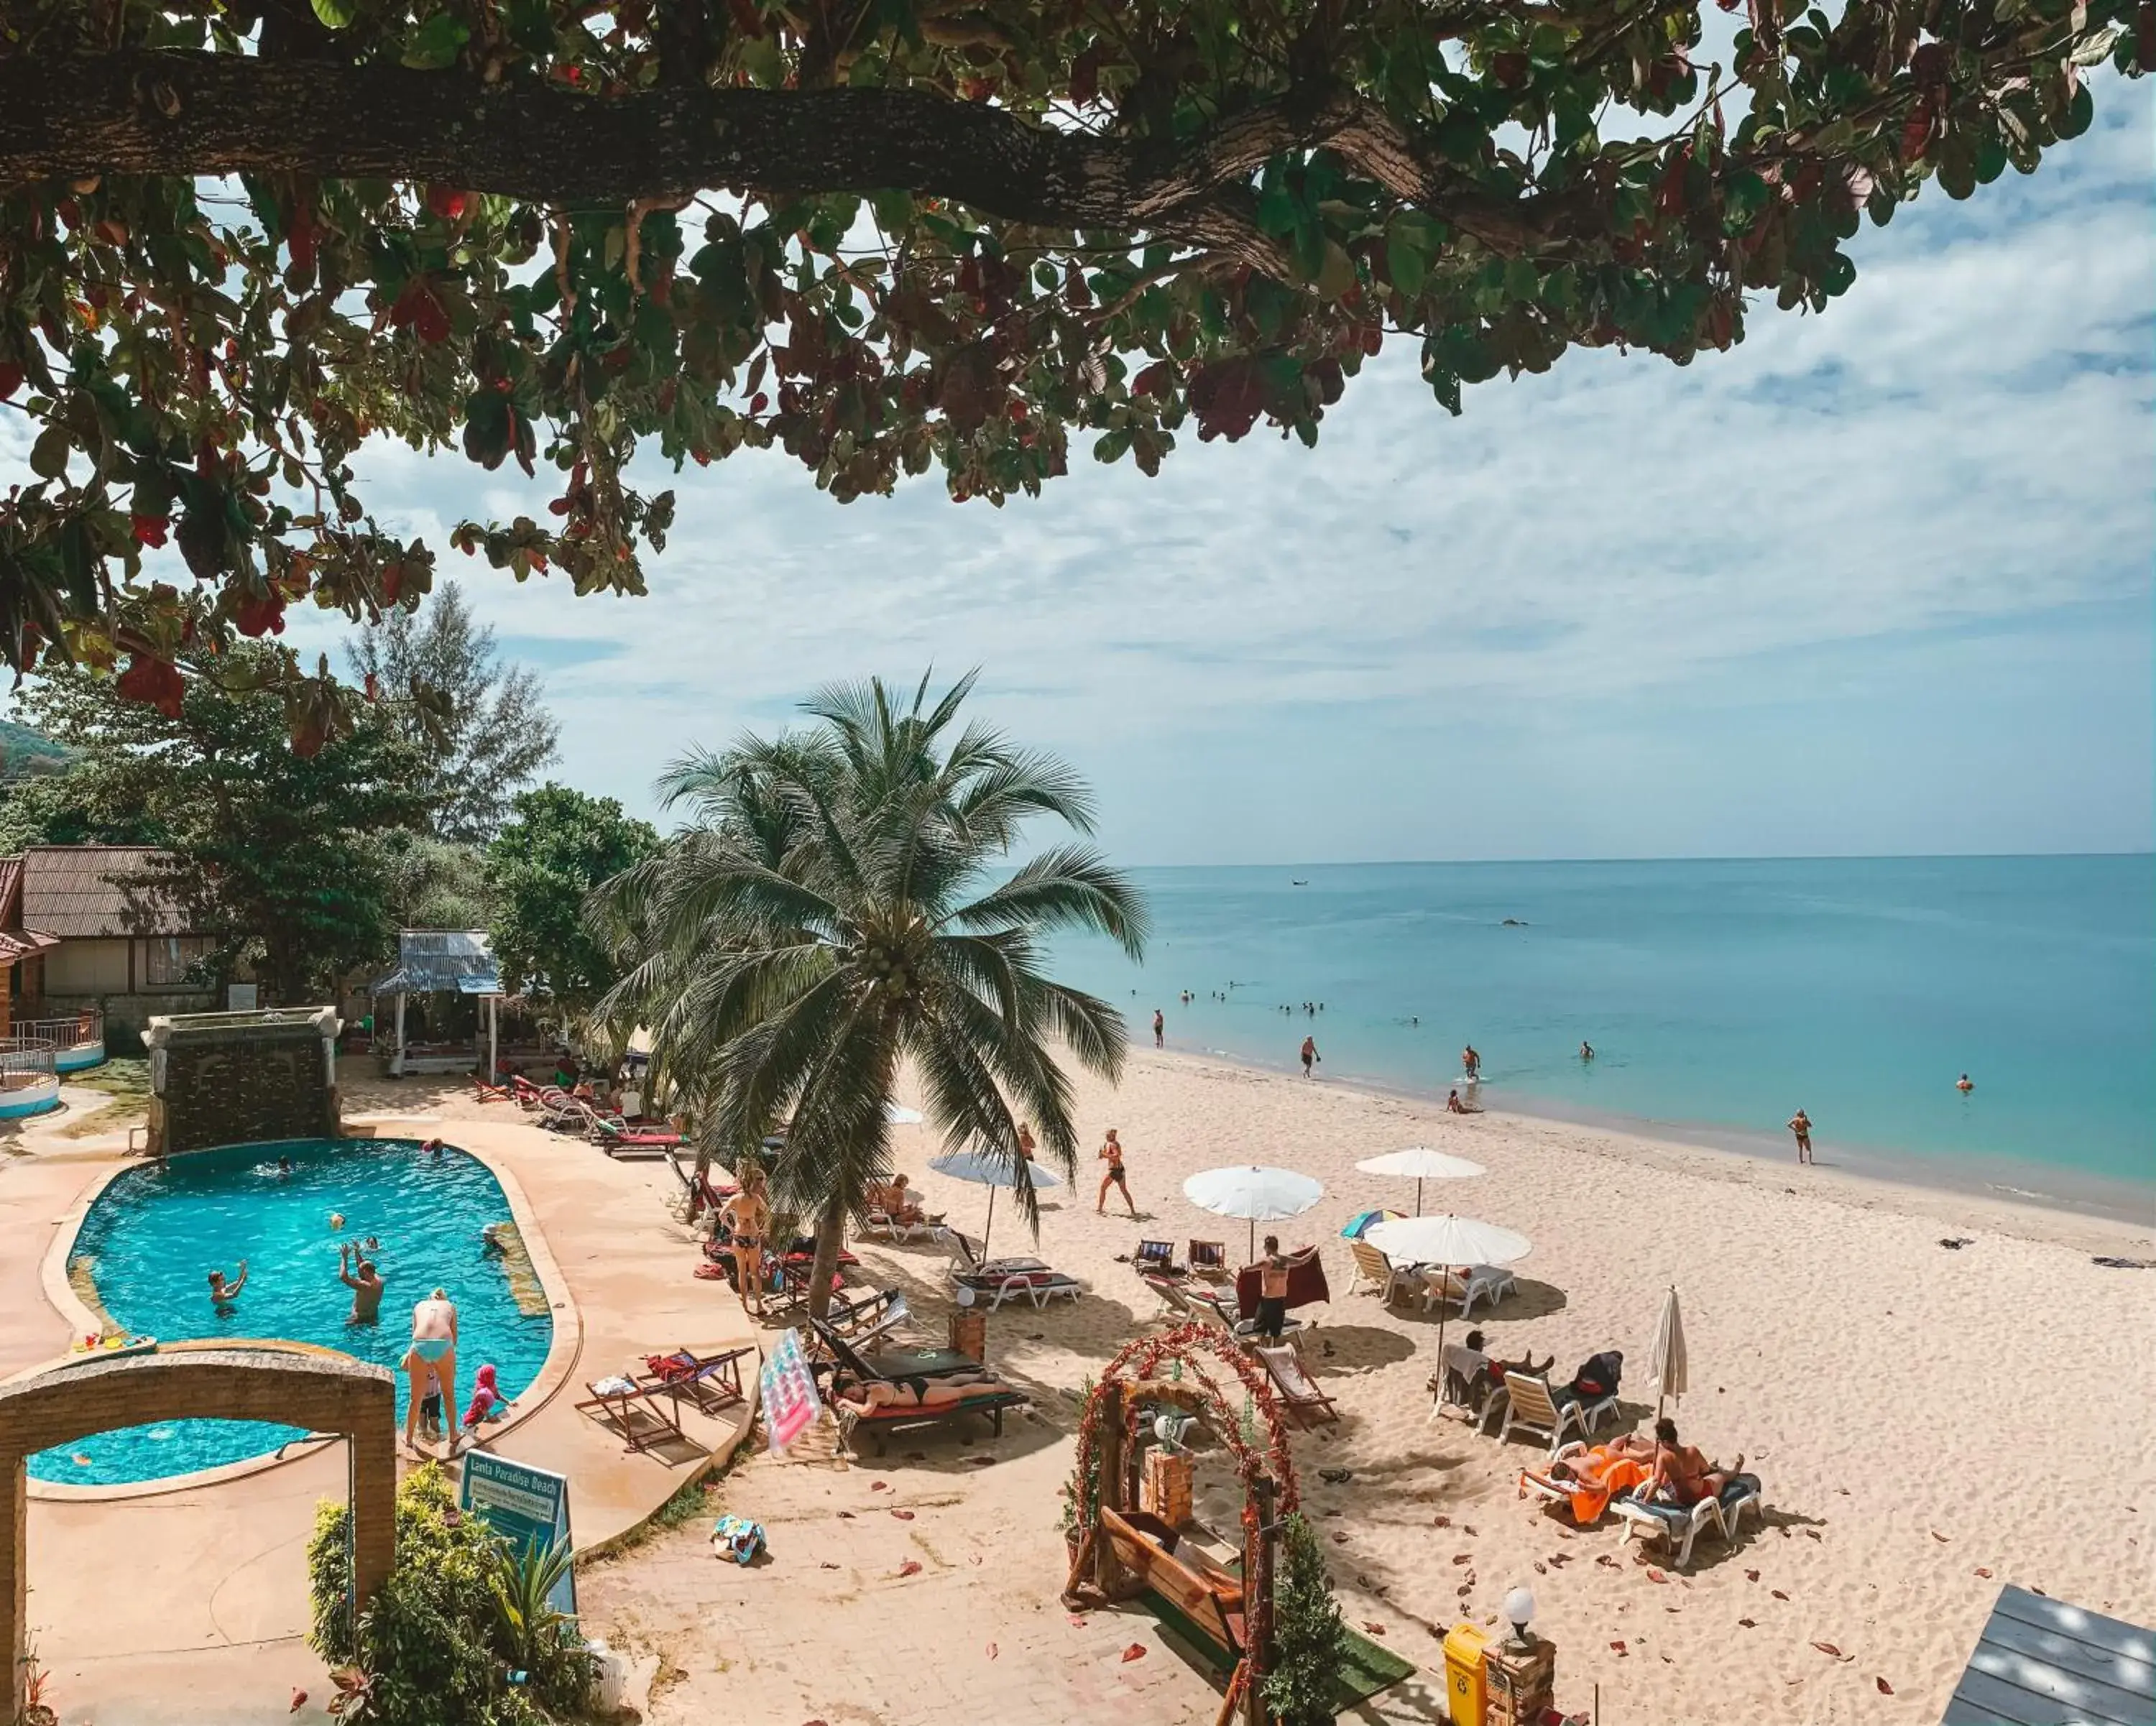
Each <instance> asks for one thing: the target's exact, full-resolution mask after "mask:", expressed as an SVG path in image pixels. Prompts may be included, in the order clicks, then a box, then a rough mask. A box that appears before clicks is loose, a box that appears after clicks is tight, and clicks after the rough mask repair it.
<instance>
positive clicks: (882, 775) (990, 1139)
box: [593, 673, 1146, 1317]
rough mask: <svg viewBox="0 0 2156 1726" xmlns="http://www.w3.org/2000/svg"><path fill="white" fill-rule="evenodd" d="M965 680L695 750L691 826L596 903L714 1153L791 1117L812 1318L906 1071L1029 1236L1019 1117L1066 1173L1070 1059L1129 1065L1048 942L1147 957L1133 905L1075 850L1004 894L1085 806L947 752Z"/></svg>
mask: <svg viewBox="0 0 2156 1726" xmlns="http://www.w3.org/2000/svg"><path fill="white" fill-rule="evenodd" d="M976 674H977V673H976ZM973 680H974V677H973V675H968V676H967V677H965V678H963V679H960V681H959V682H958V683H957V684H956V685H955V686H953V687H952V689H950V690H948V691H947V693H946V694H943V695H942V697H941V698H940V699H937V700H936V701H934V702H933V704H931V702H930V700H929V694H928V680H927V679H926V678H924V679H922V680H921V684H920V685H919V687H918V688H916V689H915V691H914V693H913V696H912V699H911V702H910V703H907V704H902V702H903V698H902V697H901V698H899V699H894V697H893V694H892V692H891V690H890V689H887V688H886V687H885V685H884V684H883V683H882V682H881V681H880V679H879V680H875V681H871V682H870V683H867V684H847V685H842V686H833V687H830V688H827V689H824V690H823V691H821V692H820V693H819V694H817V695H816V696H815V697H814V699H812V700H810V701H809V702H808V703H807V704H805V708H804V711H806V712H807V713H808V714H809V715H810V717H811V719H812V720H813V721H814V724H813V725H811V726H809V727H808V729H807V730H803V731H801V732H797V733H793V734H789V735H782V736H780V737H778V738H777V739H775V740H769V741H766V740H762V739H759V738H757V737H754V736H748V737H744V738H742V740H740V741H738V742H737V743H736V744H735V745H733V746H732V747H731V748H730V749H728V750H726V751H725V752H723V753H722V754H718V755H712V754H709V753H703V752H700V753H697V754H694V755H690V756H689V757H688V758H687V759H685V760H684V761H680V762H679V763H677V764H676V765H675V767H674V768H673V769H672V770H671V771H670V773H669V774H668V775H667V776H666V778H665V780H664V781H661V785H662V788H663V790H664V791H665V796H666V800H667V802H668V803H669V804H670V805H671V806H675V807H685V809H686V811H687V812H688V813H689V815H690V817H691V819H690V825H688V826H687V827H685V829H684V830H683V831H682V832H680V833H678V834H677V835H676V836H675V837H674V838H672V839H671V840H670V841H669V842H668V843H667V844H666V846H665V848H664V849H663V850H662V851H661V852H660V854H659V855H657V856H656V857H654V858H650V859H649V860H648V861H646V862H644V863H639V864H638V865H637V866H636V867H635V868H632V869H630V870H629V871H628V872H627V873H625V874H624V875H622V876H620V877H619V878H616V879H615V880H614V881H613V882H611V883H608V885H607V886H606V887H605V888H603V889H601V891H600V893H599V894H598V896H597V898H596V899H595V903H594V909H593V914H594V916H595V917H596V918H597V919H598V920H599V921H600V923H601V924H602V925H603V926H604V927H606V928H608V929H609V930H612V931H613V935H614V939H615V940H616V941H617V942H618V944H619V953H620V956H621V958H622V960H623V961H624V976H623V979H622V981H621V982H620V984H619V986H617V987H616V988H615V989H614V990H613V992H612V993H611V994H610V995H609V996H608V998H607V1001H606V1002H605V1003H604V1005H603V1012H606V1013H607V1014H608V1015H609V1016H611V1017H613V1020H614V1021H615V1022H617V1023H619V1024H629V1023H640V1024H644V1025H647V1026H649V1027H650V1030H651V1033H652V1053H653V1061H654V1068H656V1069H657V1070H658V1072H659V1073H660V1074H663V1075H664V1076H665V1078H667V1079H669V1080H670V1081H671V1082H672V1083H673V1084H674V1085H675V1087H677V1088H679V1089H680V1091H681V1093H683V1094H684V1095H685V1097H686V1098H687V1099H690V1102H691V1103H692V1104H693V1105H694V1107H695V1109H696V1113H697V1114H699V1115H700V1116H701V1119H702V1121H703V1123H704V1129H703V1132H702V1134H701V1139H702V1144H701V1153H702V1155H704V1156H705V1157H706V1160H708V1158H709V1156H710V1155H711V1154H712V1153H713V1152H714V1151H716V1152H717V1153H718V1154H720V1155H723V1156H725V1157H726V1159H727V1160H733V1159H735V1158H737V1157H738V1156H740V1155H742V1154H743V1153H744V1152H747V1151H750V1150H752V1148H753V1147H754V1146H755V1145H757V1142H758V1141H759V1140H762V1138H763V1137H764V1135H766V1134H767V1133H769V1132H770V1131H771V1130H772V1129H773V1126H775V1125H776V1124H778V1123H779V1122H780V1121H782V1120H788V1119H789V1118H790V1124H789V1125H788V1130H787V1134H786V1139H785V1145H784V1149H783V1150H782V1151H780V1152H778V1154H777V1155H776V1157H775V1159H774V1160H773V1165H772V1166H771V1168H770V1169H769V1170H768V1171H767V1172H768V1174H769V1176H770V1180H771V1185H772V1195H773V1202H774V1205H775V1206H776V1208H777V1209H778V1210H779V1211H782V1212H790V1213H791V1214H793V1215H796V1216H812V1217H814V1219H815V1224H816V1264H815V1273H814V1280H813V1284H812V1294H811V1303H810V1311H811V1312H812V1313H813V1314H816V1315H817V1316H819V1317H820V1316H821V1315H822V1314H823V1313H824V1311H825V1309H826V1308H827V1307H828V1304H829V1290H830V1284H831V1274H832V1272H833V1271H834V1269H835V1268H836V1266H837V1261H838V1252H839V1246H840V1244H841V1241H842V1237H843V1235H844V1227H845V1221H846V1218H847V1216H849V1215H850V1214H858V1213H859V1212H860V1211H862V1210H863V1209H864V1208H865V1203H866V1199H867V1195H868V1191H869V1189H870V1186H871V1185H872V1184H873V1183H875V1182H876V1181H880V1180H881V1179H883V1178H884V1177H885V1175H888V1174H889V1172H890V1170H891V1143H890V1119H889V1115H888V1114H887V1105H888V1104H890V1102H891V1094H892V1088H893V1086H894V1084H895V1083H896V1079H897V1078H898V1074H899V1071H900V1068H901V1066H902V1065H904V1064H905V1063H908V1062H910V1063H912V1066H913V1068H914V1070H915V1071H916V1073H918V1074H919V1076H920V1079H921V1086H922V1090H923V1093H924V1098H923V1100H924V1102H925V1104H926V1107H927V1116H928V1119H929V1120H930V1122H931V1123H932V1124H933V1125H934V1126H935V1127H936V1128H937V1129H940V1130H941V1132H942V1135H943V1138H944V1140H945V1141H946V1143H947V1145H949V1146H950V1147H951V1148H952V1149H953V1150H957V1149H961V1148H971V1149H978V1150H985V1151H988V1153H990V1154H991V1155H1001V1156H1002V1157H1004V1159H1005V1160H1007V1161H1008V1163H1009V1166H1010V1168H1011V1170H1012V1173H1013V1179H1014V1191H1015V1195H1016V1198H1017V1201H1018V1204H1019V1207H1020V1209H1021V1211H1022V1212H1023V1213H1024V1216H1026V1218H1027V1220H1028V1221H1029V1222H1033V1223H1034V1224H1035V1225H1036V1226H1037V1225H1038V1222H1039V1203H1038V1200H1037V1198H1036V1196H1035V1194H1034V1190H1033V1187H1032V1186H1031V1185H1030V1183H1029V1181H1027V1179H1026V1177H1025V1160H1024V1155H1022V1153H1021V1152H1020V1151H1019V1144H1018V1125H1019V1119H1020V1118H1024V1119H1030V1120H1031V1121H1032V1122H1033V1123H1034V1128H1035V1130H1036V1133H1037V1134H1038V1138H1039V1145H1040V1149H1041V1150H1042V1151H1043V1152H1044V1153H1045V1155H1048V1156H1050V1157H1052V1158H1053V1159H1054V1160H1055V1162H1056V1164H1057V1165H1060V1167H1061V1169H1062V1170H1063V1171H1064V1173H1065V1175H1067V1176H1073V1177H1075V1174H1076V1166H1077V1150H1078V1140H1077V1134H1076V1131H1075V1129H1074V1127H1073V1125H1072V1124H1071V1119H1070V1100H1071V1099H1070V1082H1069V1080H1068V1079H1067V1078H1066V1077H1065V1073H1064V1072H1063V1069H1062V1068H1061V1067H1060V1066H1059V1064H1058V1063H1057V1059H1056V1053H1057V1047H1058V1045H1060V1047H1061V1048H1062V1049H1064V1050H1067V1051H1068V1052H1069V1053H1070V1055H1071V1056H1072V1057H1074V1058H1075V1059H1076V1060H1077V1062H1078V1063H1080V1064H1081V1066H1083V1067H1085V1068H1087V1069H1088V1070H1090V1071H1091V1072H1094V1073H1099V1074H1101V1075H1102V1076H1104V1077H1106V1078H1115V1077H1116V1075H1117V1073H1119V1072H1120V1071H1121V1069H1122V1060H1123V1054H1124V1049H1125V1027H1124V1024H1123V1020H1122V1015H1121V1014H1120V1013H1118V1012H1116V1010H1115V1009H1114V1008H1113V1007H1111V1006H1109V1005H1108V1004H1107V1003H1106V1002H1105V1001H1100V1000H1097V999H1096V998H1095V997H1093V996H1090V995H1087V994H1085V993H1082V992H1081V991H1078V990H1076V989H1073V988H1071V987H1070V986H1067V985H1065V984H1062V983H1059V982H1057V981H1055V980H1054V979H1053V978H1051V977H1050V976H1048V975H1046V973H1045V969H1044V964H1045V955H1044V953H1043V951H1042V937H1043V936H1044V935H1047V934H1048V933H1050V932H1051V931H1055V930H1087V931H1091V932H1094V933H1098V934H1105V935H1110V936H1112V937H1113V938H1114V939H1115V940H1117V941H1118V942H1120V943H1121V944H1122V947H1123V949H1124V950H1125V951H1126V952H1127V953H1128V954H1130V955H1131V956H1132V958H1134V959H1135V958H1137V957H1140V956H1142V951H1143V945H1144V940H1145V935H1146V913H1145V909H1144V905H1143V903H1142V899H1141V898H1140V896H1139V894H1137V890H1136V889H1134V888H1133V887H1132V885H1131V883H1129V881H1128V880H1127V879H1126V878H1125V877H1124V876H1123V875H1122V873H1121V872H1120V871H1118V870H1116V869H1115V868H1111V866H1110V865H1109V864H1108V863H1106V860H1105V859H1104V858H1101V855H1100V854H1099V853H1097V852H1096V851H1094V850H1092V849H1091V848H1086V847H1085V846H1082V845H1076V844H1062V845H1057V846H1054V847H1051V848H1048V849H1045V850H1043V851H1041V852H1039V853H1038V854H1036V855H1034V857H1033V858H1030V859H1029V861H1027V862H1025V863H1021V864H1020V865H1019V867H1018V868H1016V869H1015V870H1014V872H1012V873H1009V876H1008V877H1007V878H1004V879H1002V880H1000V881H998V880H997V879H996V878H995V873H996V872H998V870H999V868H1000V867H1001V866H1003V865H1004V863H1005V862H1006V859H1007V858H1008V857H1009V854H1010V853H1011V851H1012V848H1013V847H1014V845H1015V844H1016V843H1017V842H1018V839H1019V833H1020V831H1021V830H1022V829H1023V828H1024V827H1025V826H1026V824H1027V823H1028V822H1029V821H1031V820H1032V819H1033V818H1034V817H1049V818H1050V819H1053V820H1056V821H1059V822H1062V823H1063V824H1064V825H1065V826H1066V827H1070V828H1071V829H1072V830H1074V831H1075V832H1077V833H1078V834H1080V835H1081V836H1083V835H1085V834H1087V833H1090V832H1091V828H1092V799H1091V794H1090V793H1089V792H1088V791H1087V790H1086V786H1085V785H1084V784H1083V782H1082V781H1080V780H1079V778H1078V777H1077V776H1076V775H1075V773H1073V772H1072V771H1071V770H1070V768H1069V767H1067V766H1065V765H1064V764H1063V763H1062V762H1061V761H1058V760H1056V759H1055V758H1054V757H1053V756H1050V755H1043V754H1039V753H1038V752H1035V751H1032V750H1024V749H1021V748H1019V747H1018V746H1016V745H1014V744H1012V743H1011V742H1009V740H1007V739H1005V738H1004V737H1003V736H1002V735H999V734H998V733H997V732H995V731H993V730H990V729H988V728H987V727H985V726H983V725H979V724H978V723H975V724H968V725H967V726H966V727H965V728H964V730H962V731H961V732H959V733H958V735H957V736H956V738H955V739H950V738H949V734H950V733H951V732H952V728H953V726H954V725H955V724H956V721H957V717H958V712H959V709H960V707H961V706H962V704H963V702H964V700H965V698H966V696H967V694H968V692H969V691H970V690H971V689H972V688H973Z"/></svg>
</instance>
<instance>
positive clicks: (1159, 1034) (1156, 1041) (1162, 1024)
mask: <svg viewBox="0 0 2156 1726" xmlns="http://www.w3.org/2000/svg"><path fill="white" fill-rule="evenodd" d="M1152 1046H1153V1047H1155V1048H1157V1049H1164V1048H1166V1047H1168V1021H1167V1020H1166V1019H1165V1018H1164V1017H1162V1014H1161V1011H1160V1009H1159V1008H1158V1007H1155V1008H1154V1009H1153V1010H1152Z"/></svg>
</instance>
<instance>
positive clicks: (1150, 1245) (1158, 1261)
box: [1131, 1241, 1175, 1271]
mask: <svg viewBox="0 0 2156 1726" xmlns="http://www.w3.org/2000/svg"><path fill="white" fill-rule="evenodd" d="M1131 1262H1132V1264H1134V1265H1137V1267H1138V1268H1140V1269H1141V1270H1142V1271H1172V1270H1173V1269H1174V1268H1175V1242H1173V1241H1141V1242H1138V1250H1137V1252H1133V1253H1132V1255H1131Z"/></svg>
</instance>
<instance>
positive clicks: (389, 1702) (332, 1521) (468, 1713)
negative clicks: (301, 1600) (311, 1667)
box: [307, 1464, 593, 1726]
mask: <svg viewBox="0 0 2156 1726" xmlns="http://www.w3.org/2000/svg"><path fill="white" fill-rule="evenodd" d="M396 1514H397V1562H396V1564H395V1565H394V1566H393V1568H392V1569H391V1570H390V1573H389V1578H388V1581H387V1582H385V1583H384V1584H383V1585H382V1588H381V1590H379V1591H378V1592H377V1594H376V1595H374V1597H373V1598H372V1600H371V1601H368V1602H367V1607H366V1610H365V1611H363V1612H362V1613H361V1614H360V1615H359V1618H358V1621H357V1625H355V1624H354V1622H353V1620H352V1609H351V1592H352V1559H351V1528H352V1513H351V1510H350V1508H348V1507H347V1506H346V1505H344V1504H341V1503H325V1504H323V1505H321V1507H320V1508H318V1509H317V1511H316V1518H315V1532H314V1536H313V1538H312V1539H311V1541H310V1542H309V1544H308V1548H307V1570H308V1580H309V1585H310V1590H311V1595H312V1599H313V1606H314V1612H313V1621H312V1625H311V1629H310V1631H309V1633H308V1638H307V1641H308V1646H309V1647H311V1648H312V1649H313V1650H314V1651H315V1652H316V1653H317V1654H319V1655H321V1657H322V1658H323V1659H325V1660H327V1661H331V1662H336V1663H337V1664H338V1665H339V1666H340V1667H341V1672H340V1673H339V1675H338V1677H337V1678H336V1683H337V1688H338V1691H339V1700H340V1701H341V1702H343V1703H344V1708H343V1710H342V1713H343V1716H344V1717H346V1718H362V1715H363V1717H364V1718H367V1719H368V1720H372V1721H377V1722H380V1723H382V1726H537V1723H541V1722H545V1721H550V1720H559V1719H568V1718H577V1716H578V1715H580V1714H581V1713H582V1712H583V1709H584V1708H585V1706H586V1704H587V1703H588V1701H589V1698H590V1695H591V1688H592V1679H593V1667H592V1660H591V1656H590V1655H589V1653H588V1652H586V1650H585V1649H584V1648H583V1646H582V1645H581V1643H580V1642H579V1641H577V1638H576V1636H575V1635H574V1633H573V1630H572V1626H570V1624H569V1621H567V1620H566V1619H564V1618H562V1616H560V1615H559V1614H557V1613H555V1612H553V1611H552V1609H551V1608H549V1607H547V1605H546V1595H547V1592H548V1591H549V1590H551V1589H552V1585H553V1582H554V1580H557V1579H558V1576H559V1574H560V1570H561V1569H562V1567H563V1566H565V1565H567V1562H568V1556H567V1552H566V1551H565V1550H554V1549H550V1550H547V1551H545V1552H542V1553H540V1554H536V1555H534V1554H528V1553H527V1554H516V1553H511V1552H510V1551H509V1550H508V1549H506V1546H505V1545H504V1544H503V1543H502V1542H501V1541H500V1539H497V1538H496V1537H495V1534H493V1532H492V1531H491V1530H490V1529H489V1528H488V1526H487V1524H485V1521H484V1520H482V1519H480V1518H478V1517H475V1516H471V1515H467V1514H465V1513H463V1512H461V1511H459V1509H458V1508H457V1506H456V1499H455V1492H454V1488H453V1487H452V1485H451V1484H450V1479H449V1475H448V1473H447V1472H444V1470H443V1469H442V1468H440V1467H439V1466H436V1465H432V1464H429V1466H427V1467H422V1468H417V1469H414V1470H413V1472H411V1473H409V1474H408V1475H406V1476H405V1477H404V1478H403V1480H402V1481H401V1482H399V1483H398V1488H397V1512H396ZM542 1582H543V1583H544V1584H545V1586H543V1587H541V1586H539V1585H540V1584H541V1583H542ZM535 1589H536V1590H537V1591H536V1594H535V1593H534V1591H533V1590H535ZM345 1662H352V1664H351V1665H349V1666H346V1664H345ZM518 1674H521V1677H517V1676H516V1675H518ZM347 1697H348V1698H350V1699H349V1700H346V1698H347Z"/></svg>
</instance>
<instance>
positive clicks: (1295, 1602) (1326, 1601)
mask: <svg viewBox="0 0 2156 1726" xmlns="http://www.w3.org/2000/svg"><path fill="white" fill-rule="evenodd" d="M1281 1552H1282V1557H1283V1559H1284V1560H1285V1562H1284V1563H1283V1564H1282V1565H1281V1568H1280V1571H1279V1574H1278V1575H1276V1576H1275V1578H1274V1579H1273V1652H1272V1670H1271V1671H1270V1672H1267V1673H1266V1674H1265V1706H1266V1707H1267V1708H1270V1709H1271V1711H1272V1713H1273V1718H1275V1719H1276V1720H1278V1721H1279V1722H1280V1723H1281V1726H1326V1723H1327V1722H1330V1721H1331V1720H1332V1718H1334V1714H1333V1706H1332V1704H1333V1698H1334V1695H1335V1694H1336V1691H1335V1680H1336V1678H1337V1675H1338V1673H1339V1672H1340V1669H1341V1667H1343V1666H1344V1665H1346V1664H1347V1629H1346V1627H1345V1626H1343V1625H1342V1623H1341V1621H1340V1602H1339V1601H1337V1600H1335V1599H1333V1597H1332V1576H1331V1575H1330V1574H1329V1573H1328V1572H1327V1570H1326V1568H1325V1552H1324V1549H1323V1548H1322V1547H1321V1546H1319V1544H1317V1535H1316V1534H1313V1533H1312V1531H1311V1527H1310V1524H1308V1523H1306V1522H1305V1521H1304V1520H1303V1519H1302V1518H1301V1517H1300V1516H1291V1517H1289V1518H1288V1519H1287V1523H1286V1527H1285V1528H1284V1529H1282V1530H1281Z"/></svg>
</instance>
